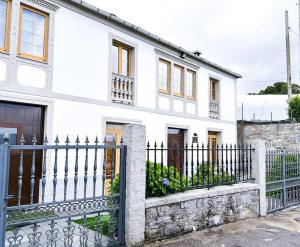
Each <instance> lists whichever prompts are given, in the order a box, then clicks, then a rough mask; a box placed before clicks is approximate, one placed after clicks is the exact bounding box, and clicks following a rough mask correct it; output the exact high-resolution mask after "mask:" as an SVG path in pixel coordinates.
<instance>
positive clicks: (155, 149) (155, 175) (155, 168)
mask: <svg viewBox="0 0 300 247" xmlns="http://www.w3.org/2000/svg"><path fill="white" fill-rule="evenodd" d="M156 151H157V144H156V142H154V177H155V178H156V177H157V174H156V173H157V172H156V171H157V162H156Z"/></svg>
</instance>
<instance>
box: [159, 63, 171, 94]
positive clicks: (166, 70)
mask: <svg viewBox="0 0 300 247" xmlns="http://www.w3.org/2000/svg"><path fill="white" fill-rule="evenodd" d="M170 84H171V64H170V63H169V62H167V61H165V60H162V59H160V60H159V91H161V92H163V93H170V91H171V90H170V86H171V85H170Z"/></svg>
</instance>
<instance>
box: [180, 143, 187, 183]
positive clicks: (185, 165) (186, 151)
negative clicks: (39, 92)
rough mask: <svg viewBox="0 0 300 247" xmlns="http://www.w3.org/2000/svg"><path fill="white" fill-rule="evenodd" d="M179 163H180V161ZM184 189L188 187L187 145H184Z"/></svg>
mask: <svg viewBox="0 0 300 247" xmlns="http://www.w3.org/2000/svg"><path fill="white" fill-rule="evenodd" d="M180 163H181V161H180ZM185 178H186V180H185V189H188V186H189V179H188V178H189V163H188V144H187V143H186V144H185Z"/></svg>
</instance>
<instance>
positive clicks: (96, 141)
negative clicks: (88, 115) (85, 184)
mask: <svg viewBox="0 0 300 247" xmlns="http://www.w3.org/2000/svg"><path fill="white" fill-rule="evenodd" d="M98 143H99V141H98V137H96V139H95V158H94V174H93V197H94V198H95V196H96V182H97V161H98V157H97V155H98Z"/></svg>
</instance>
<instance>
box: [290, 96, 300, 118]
mask: <svg viewBox="0 0 300 247" xmlns="http://www.w3.org/2000/svg"><path fill="white" fill-rule="evenodd" d="M291 116H292V118H294V119H296V121H297V122H298V123H299V122H300V97H299V96H298V95H297V96H295V97H293V98H292V99H291V101H290V102H289V117H290V118H291Z"/></svg>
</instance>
